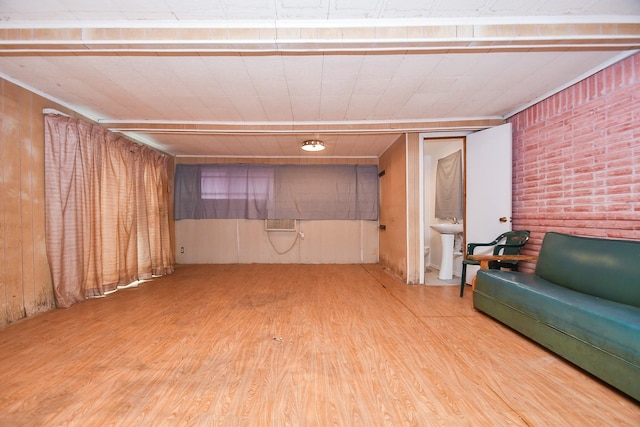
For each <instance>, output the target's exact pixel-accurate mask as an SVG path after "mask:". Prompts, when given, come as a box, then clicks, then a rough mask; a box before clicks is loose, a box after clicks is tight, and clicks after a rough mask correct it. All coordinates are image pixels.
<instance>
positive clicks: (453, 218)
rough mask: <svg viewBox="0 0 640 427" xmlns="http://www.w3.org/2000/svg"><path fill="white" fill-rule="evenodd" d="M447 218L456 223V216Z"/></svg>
mask: <svg viewBox="0 0 640 427" xmlns="http://www.w3.org/2000/svg"><path fill="white" fill-rule="evenodd" d="M447 219H450V220H451V223H453V224H457V223H458V218H456V217H455V216H452V217H449V218H447Z"/></svg>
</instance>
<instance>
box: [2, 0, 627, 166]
mask: <svg viewBox="0 0 640 427" xmlns="http://www.w3.org/2000/svg"><path fill="white" fill-rule="evenodd" d="M0 34H3V35H4V36H3V37H0V77H4V78H6V79H8V80H10V81H12V82H15V83H17V84H19V85H21V86H23V87H26V88H28V89H30V90H33V91H35V92H37V93H39V94H42V95H44V96H45V97H47V98H49V99H51V100H54V101H56V102H58V103H60V104H62V105H63V106H66V107H68V108H71V109H73V110H75V111H77V112H79V113H82V114H84V115H86V116H87V117H89V118H91V119H93V120H95V121H98V122H100V123H102V124H104V125H105V126H107V127H109V128H111V129H113V130H116V131H121V132H124V133H126V134H127V135H129V136H131V137H132V138H135V139H137V140H139V141H142V142H146V143H148V144H150V145H152V146H154V147H156V148H159V149H161V150H163V151H166V152H168V153H171V154H174V155H178V156H186V155H189V156H190V155H202V156H242V157H256V156H274V157H296V156H316V157H317V156H330V157H377V156H379V155H380V154H382V152H384V150H385V149H386V148H387V147H388V146H389V145H390V144H391V143H392V142H393V141H394V140H395V139H396V138H397V137H398V136H399V135H400V134H401V133H402V132H406V131H419V132H429V133H439V132H445V131H446V132H469V131H474V130H478V129H482V128H485V127H487V126H492V125H495V124H499V123H501V122H502V121H503V120H504V119H505V118H507V117H509V116H510V115H512V114H513V113H515V112H517V111H519V110H521V109H522V108H524V107H526V106H528V105H530V104H531V103H533V102H535V101H536V100H538V99H540V98H542V97H545V96H548V95H549V94H551V93H553V92H555V91H557V90H560V89H562V88H564V87H566V86H567V85H569V84H572V83H574V82H576V81H577V80H579V79H581V78H584V77H585V76H587V75H589V74H592V73H593V72H596V71H598V70H600V69H602V68H604V67H606V66H607V65H609V64H611V63H613V62H615V61H617V60H620V59H621V58H623V57H626V56H628V55H629V54H632V53H633V52H635V50H636V49H639V48H640V1H638V0H548V1H536V2H531V1H529V0H164V1H152V0H103V1H100V2H93V1H92V2H88V1H85V0H30V1H24V0H0ZM308 138H320V139H322V140H324V141H325V143H326V145H327V150H325V151H324V152H321V153H313V154H306V153H303V152H301V151H300V149H299V143H300V142H301V141H302V140H304V139H308Z"/></svg>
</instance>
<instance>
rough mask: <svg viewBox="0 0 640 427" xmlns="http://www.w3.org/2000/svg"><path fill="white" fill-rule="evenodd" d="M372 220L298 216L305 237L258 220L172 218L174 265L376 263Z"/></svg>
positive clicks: (183, 160)
mask: <svg viewBox="0 0 640 427" xmlns="http://www.w3.org/2000/svg"><path fill="white" fill-rule="evenodd" d="M176 163H180V164H202V163H261V164H377V159H375V158H366V159H331V158H314V157H311V156H310V157H308V158H307V157H304V158H283V159H275V158H216V157H179V158H176ZM377 226H378V223H377V222H376V221H336V220H334V221H299V222H298V230H299V231H301V232H303V233H304V238H302V237H301V236H299V235H297V234H296V233H291V232H269V233H268V232H266V231H265V230H264V222H263V221H261V220H244V219H239V220H235V219H224V220H215V219H210V220H180V221H176V222H175V230H176V232H175V236H176V252H175V253H176V262H177V263H178V264H236V263H240V264H251V263H267V264H278V263H291V264H297V263H302V264H318V263H329V264H351V263H377V262H378V229H377Z"/></svg>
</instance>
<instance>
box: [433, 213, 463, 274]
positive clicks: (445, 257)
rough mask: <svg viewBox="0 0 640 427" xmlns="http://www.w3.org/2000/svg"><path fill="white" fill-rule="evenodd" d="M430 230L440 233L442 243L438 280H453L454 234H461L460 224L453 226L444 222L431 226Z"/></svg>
mask: <svg viewBox="0 0 640 427" xmlns="http://www.w3.org/2000/svg"><path fill="white" fill-rule="evenodd" d="M431 228H433V229H434V230H436V231H437V232H438V233H440V240H441V241H442V260H441V261H440V273H439V274H438V279H440V280H451V279H453V243H454V237H455V235H456V233H462V230H463V229H464V228H463V225H462V224H453V223H450V222H444V223H439V224H431Z"/></svg>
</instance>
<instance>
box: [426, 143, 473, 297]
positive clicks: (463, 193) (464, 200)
mask: <svg viewBox="0 0 640 427" xmlns="http://www.w3.org/2000/svg"><path fill="white" fill-rule="evenodd" d="M471 133H473V131H451V132H420V134H419V137H418V140H419V141H420V144H419V145H420V148H419V153H420V156H419V157H420V158H419V176H420V177H419V180H420V182H419V184H418V195H419V200H418V203H419V205H420V208H419V221H418V222H419V228H420V238H419V242H420V243H419V244H420V260H419V262H418V266H419V268H420V271H419V278H420V281H419V283H420V284H421V285H425V284H426V283H425V275H424V270H425V265H424V236H425V232H426V227H427V225H426V212H425V211H424V197H425V194H424V193H425V186H424V167H425V165H424V144H425V140H431V139H446V138H462V147H463V151H462V154H463V156H466V143H467V135H469V134H471ZM465 159H466V157H465ZM466 178H467V176H466V172H465V174H463V189H462V209H463V212H464V211H466V203H467V202H466V198H467V192H466V190H467V179H466ZM463 224H464V223H463ZM462 236H463V237H462V239H463V244H464V238H465V232H464V231H463V234H462Z"/></svg>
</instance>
